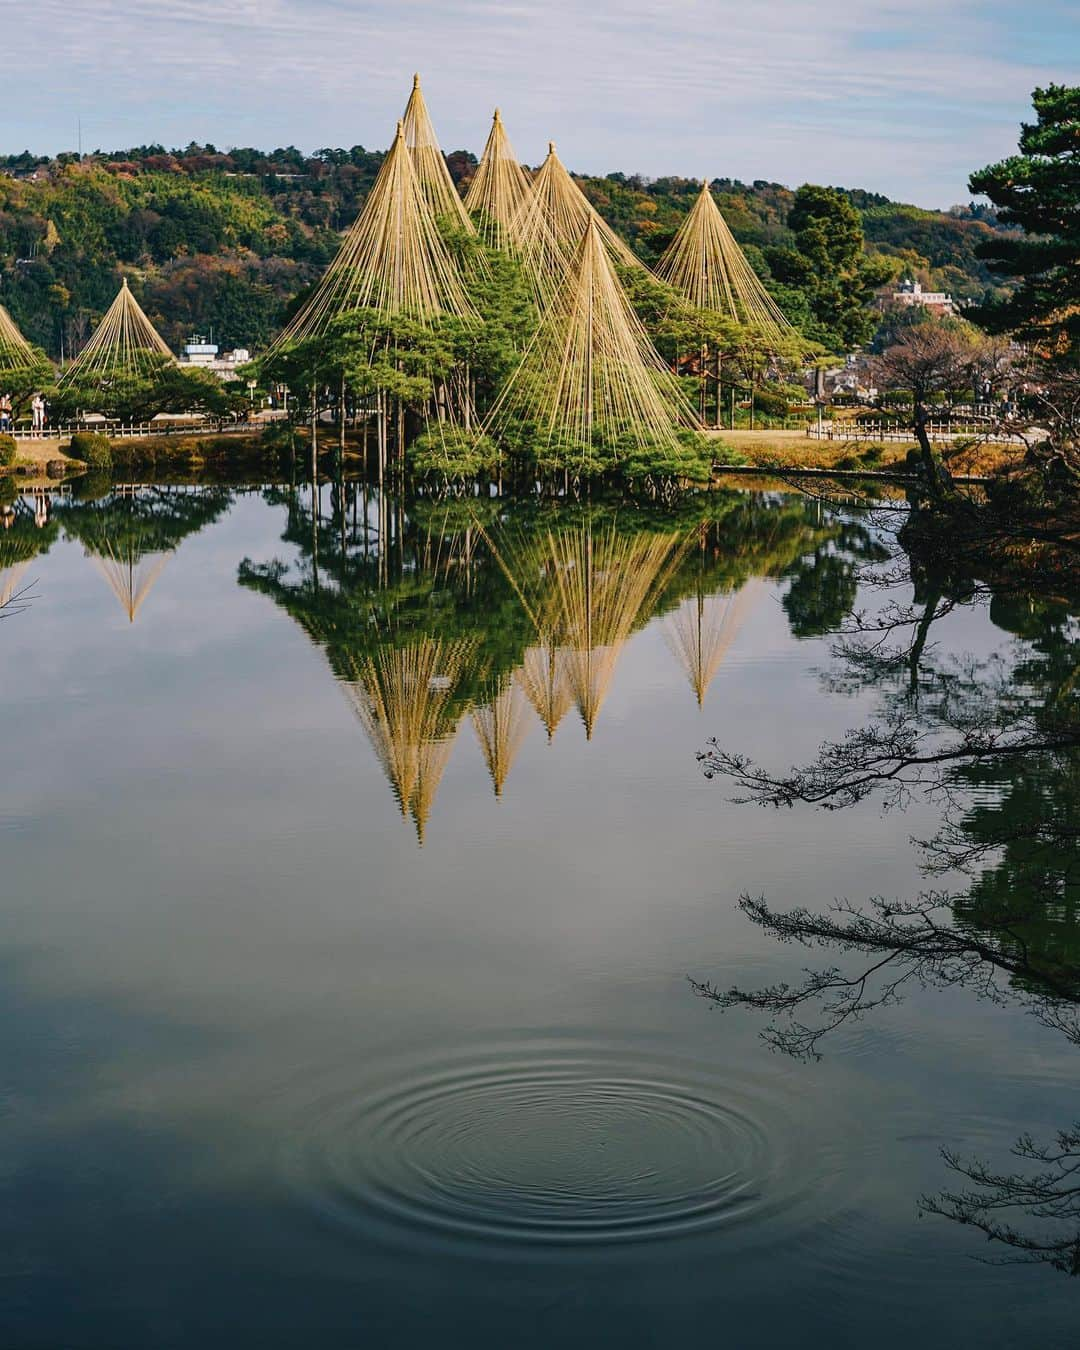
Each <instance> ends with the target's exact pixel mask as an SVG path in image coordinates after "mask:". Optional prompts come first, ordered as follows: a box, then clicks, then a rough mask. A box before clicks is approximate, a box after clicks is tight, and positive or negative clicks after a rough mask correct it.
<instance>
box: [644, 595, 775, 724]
mask: <svg viewBox="0 0 1080 1350" xmlns="http://www.w3.org/2000/svg"><path fill="white" fill-rule="evenodd" d="M760 594H761V583H760V582H758V581H751V582H748V583H747V584H746V585H745V586H743V587H742V588H741V589H740V590H738V591H736V592H735V593H734V594H733V595H698V596H696V597H694V598H692V599H690V600H686V601H684V602H683V604H681V605H680V606H679V608H678V610H676V612H675V613H674V614H673V615H671V616H670V618H669V619H668V620H667V622H666V623H665V625H664V635H665V637H666V638H667V642H668V646H669V647H670V648H671V652H672V655H673V656H674V657H675V659H676V660H677V661H678V663H679V665H680V666H681V667H682V669H683V671H684V673H685V675H686V678H687V680H688V681H689V682H690V687H691V689H693V691H694V695H695V697H696V698H697V703H698V707H699V708H700V707H701V706H702V705H703V704H704V702H705V695H706V694H707V693H708V692H709V685H710V684H712V682H713V680H714V679H715V678H716V675H717V672H718V671H719V669H720V667H721V666H722V665H723V663H724V658H725V657H726V656H727V654H728V651H729V649H730V647H731V644H732V643H733V642H734V641H735V639H736V638H737V637H738V635H739V630H740V628H741V627H742V625H743V621H744V619H745V618H746V615H747V614H748V613H749V611H750V609H751V607H752V606H753V604H754V602H755V601H756V600H757V599H758V597H759V596H760Z"/></svg>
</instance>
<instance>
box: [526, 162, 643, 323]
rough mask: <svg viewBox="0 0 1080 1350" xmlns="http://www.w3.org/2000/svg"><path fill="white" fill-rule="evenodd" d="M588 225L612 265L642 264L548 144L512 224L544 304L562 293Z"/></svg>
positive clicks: (533, 281) (534, 284)
mask: <svg viewBox="0 0 1080 1350" xmlns="http://www.w3.org/2000/svg"><path fill="white" fill-rule="evenodd" d="M590 221H593V222H594V223H595V225H596V228H597V231H598V232H599V235H600V239H601V240H602V242H603V245H604V248H605V249H606V250H607V252H608V254H609V256H610V257H611V259H612V261H613V262H618V263H621V264H622V265H624V266H627V267H643V266H644V264H643V263H642V262H641V260H640V259H639V258H636V257H635V256H634V254H633V253H632V252H631V250H630V247H629V245H627V244H626V243H625V242H624V241H623V240H622V239H620V238H619V236H618V235H617V234H616V233H615V231H614V230H613V229H612V228H611V226H610V225H609V224H608V223H607V221H606V220H604V218H603V217H602V216H601V215H600V214H599V212H597V210H596V209H595V208H594V207H593V205H592V203H591V202H590V201H589V199H588V198H587V197H586V196H585V194H584V193H583V192H582V190H581V189H580V188H579V187H578V185H577V184H576V183H575V182H574V180H573V178H571V176H570V174H569V173H568V172H567V170H566V167H565V165H564V164H563V162H562V160H561V159H560V158H559V156H558V154H557V153H556V150H555V142H554V141H551V142H549V143H548V154H547V159H545V160H544V163H543V164H542V165H541V167H540V170H539V172H538V173H537V175H536V177H535V179H534V180H533V183H532V188H531V190H530V192H529V194H528V196H527V197H526V198H525V199H524V201H523V202H522V204H521V206H520V207H519V208H518V212H517V214H516V215H515V217H514V218H513V220H512V222H511V226H510V235H511V238H512V241H513V246H514V249H515V251H516V252H517V253H518V254H520V256H521V258H522V261H523V262H524V263H525V266H526V269H527V271H528V273H529V276H530V278H531V279H532V283H533V286H534V289H535V291H536V294H537V298H538V299H539V300H540V301H541V302H542V303H543V302H546V301H547V300H549V299H550V298H551V297H552V295H554V294H555V293H556V291H557V290H558V288H559V286H560V284H561V282H562V280H563V278H564V276H565V275H566V272H567V269H568V268H569V267H570V266H571V265H572V263H573V260H574V257H575V255H576V253H577V250H578V247H579V245H580V243H581V238H582V235H583V234H584V232H585V227H586V226H587V225H588V223H589V222H590Z"/></svg>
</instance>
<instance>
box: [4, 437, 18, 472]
mask: <svg viewBox="0 0 1080 1350" xmlns="http://www.w3.org/2000/svg"><path fill="white" fill-rule="evenodd" d="M18 453H19V447H18V445H17V444H16V443H15V437H14V436H0V467H2V468H5V469H9V468H11V466H12V464H14V463H15V458H16V456H17V455H18Z"/></svg>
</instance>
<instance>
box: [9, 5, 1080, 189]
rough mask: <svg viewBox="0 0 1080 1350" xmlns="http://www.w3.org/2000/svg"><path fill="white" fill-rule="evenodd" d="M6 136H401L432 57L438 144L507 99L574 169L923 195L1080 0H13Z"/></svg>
mask: <svg viewBox="0 0 1080 1350" xmlns="http://www.w3.org/2000/svg"><path fill="white" fill-rule="evenodd" d="M0 11H2V12H3V14H4V23H3V31H4V38H5V43H4V46H5V53H6V55H7V58H8V59H7V61H6V62H5V71H4V115H3V119H2V121H0V152H11V153H17V152H19V151H21V150H24V149H30V150H32V151H34V152H35V153H54V152H57V151H60V150H65V149H68V150H71V149H75V148H77V137H78V130H77V129H78V126H79V121H80V119H81V125H82V148H83V150H84V151H89V150H93V149H97V148H102V149H116V148H121V147H126V146H130V145H140V144H146V143H152V142H160V143H162V144H165V145H166V146H170V147H171V146H175V145H186V144H187V143H188V142H190V141H192V140H195V141H200V142H205V141H209V142H212V143H213V144H215V145H216V146H218V148H219V149H223V148H227V147H229V146H234V145H255V146H259V147H262V148H273V147H275V146H278V145H288V144H293V145H297V146H299V147H300V148H301V149H302V150H305V151H310V150H314V149H317V148H320V147H323V146H351V145H357V144H360V145H364V146H367V147H368V148H369V149H379V148H383V147H385V146H386V145H387V144H388V143H389V141H390V138H391V136H392V133H393V129H394V123H395V121H396V119H397V118H398V117H400V116H401V112H402V109H403V108H404V104H405V100H406V98H407V96H408V92H409V88H410V85H411V77H412V73H413V71H419V72H420V73H421V76H422V79H423V87H424V90H425V93H426V95H427V99H428V105H429V108H430V110H431V113H432V117H433V119H434V122H435V126H436V130H437V131H438V134H439V138H440V141H441V142H442V146H443V149H444V150H454V149H461V148H464V149H470V150H473V151H475V152H476V153H478V154H479V152H480V150H481V149H482V147H483V143H484V138H485V136H486V134H487V130H488V126H489V124H490V118H491V112H492V109H493V108H494V107H495V106H496V105H498V106H500V107H501V109H502V113H503V119H504V121H505V123H506V125H507V129H508V131H509V133H510V136H511V139H512V141H513V142H514V146H515V149H516V151H517V153H518V155H519V157H520V158H521V159H522V160H523V161H524V162H526V163H529V164H537V163H539V162H540V161H541V160H542V158H543V155H544V152H545V150H546V147H547V142H548V140H550V139H554V140H555V141H556V143H557V144H558V147H559V152H560V155H561V157H562V158H563V160H564V162H565V163H566V164H567V165H568V167H570V168H571V169H573V170H575V171H576V172H579V173H598V174H603V173H608V172H613V171H616V170H621V171H622V172H624V173H642V174H645V175H647V176H649V177H659V176H661V175H665V174H680V175H685V176H691V177H701V176H703V175H705V174H708V175H709V176H710V177H729V178H739V179H742V180H744V181H753V180H755V179H765V180H769V181H775V182H782V183H788V184H791V185H798V184H799V183H802V182H818V183H832V184H838V185H843V186H847V187H863V188H867V189H869V190H871V191H876V192H883V193H885V194H886V195H888V196H890V197H892V198H894V199H897V200H902V201H912V202H916V203H917V204H919V205H922V206H938V207H948V206H949V205H951V204H953V203H956V202H963V201H966V200H968V197H969V194H968V192H967V177H968V175H969V173H970V172H971V171H972V170H974V169H976V168H979V167H981V166H982V165H984V164H987V163H990V162H992V161H994V160H997V159H1000V158H1003V157H1004V156H1005V155H1007V154H1009V153H1010V152H1011V151H1012V150H1013V149H1014V147H1015V143H1016V136H1017V131H1018V128H1019V123H1020V122H1021V121H1022V120H1024V119H1025V117H1028V116H1029V115H1030V94H1031V90H1032V89H1034V88H1035V87H1036V86H1038V85H1045V84H1049V83H1064V84H1070V83H1076V82H1077V81H1078V80H1080V5H1078V4H1077V3H1076V2H1075V0H1027V2H1026V3H1023V4H1021V3H1017V2H1016V0H1010V3H1007V4H1006V3H1002V0H951V2H950V0H680V2H679V3H678V4H675V3H673V2H672V0H617V2H616V0H589V2H588V3H587V4H586V3H583V2H582V0H577V2H576V3H575V0H543V2H542V3H541V0H501V2H498V0H457V2H456V3H452V4H451V3H433V0H373V2H371V3H368V2H366V0H34V3H32V4H25V3H16V0H0Z"/></svg>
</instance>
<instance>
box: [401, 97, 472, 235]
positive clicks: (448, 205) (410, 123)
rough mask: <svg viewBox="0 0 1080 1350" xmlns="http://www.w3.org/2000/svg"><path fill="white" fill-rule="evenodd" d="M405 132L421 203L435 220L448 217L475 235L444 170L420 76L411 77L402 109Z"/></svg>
mask: <svg viewBox="0 0 1080 1350" xmlns="http://www.w3.org/2000/svg"><path fill="white" fill-rule="evenodd" d="M402 125H403V127H404V130H405V144H406V145H407V146H408V147H409V153H410V155H411V156H412V162H413V168H414V169H415V170H416V177H417V179H418V180H419V183H420V190H421V192H423V194H424V200H425V201H426V202H427V204H428V206H429V207H430V208H431V213H432V215H433V216H434V217H435V219H436V220H437V219H439V217H440V216H448V217H449V218H450V219H451V220H452V221H453V222H454V223H455V224H456V225H460V226H461V227H462V229H464V230H466V231H468V233H469V234H475V232H476V231H475V227H474V226H473V223H472V221H471V220H470V219H469V213H468V211H467V210H466V209H465V203H464V202H463V201H462V200H461V198H460V197H459V196H458V191H457V188H456V187H455V186H454V180H453V179H452V178H451V177H450V170H449V169H448V168H447V167H446V158H445V156H444V155H443V152H442V150H441V149H440V147H439V139H438V137H437V136H436V135H435V128H434V126H433V125H432V122H431V115H430V114H429V113H428V110H427V104H426V103H425V102H424V95H423V93H422V91H421V89H420V76H419V75H414V76H413V87H412V93H411V94H410V95H409V101H408V103H406V105H405V116H404V117H403V118H402Z"/></svg>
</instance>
